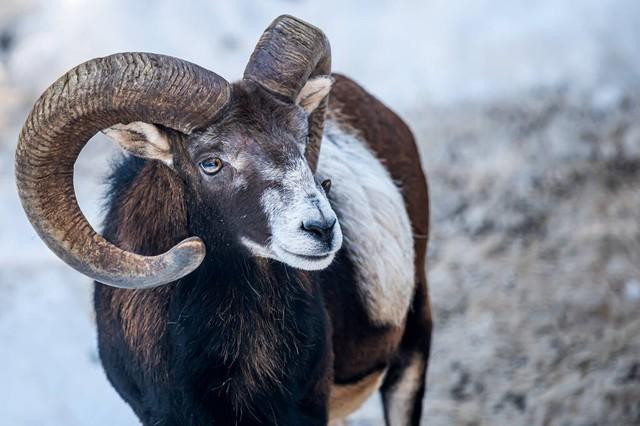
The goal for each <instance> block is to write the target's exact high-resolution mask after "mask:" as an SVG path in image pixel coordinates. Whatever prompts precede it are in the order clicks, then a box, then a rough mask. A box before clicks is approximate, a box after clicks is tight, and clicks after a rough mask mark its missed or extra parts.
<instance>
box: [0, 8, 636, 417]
mask: <svg viewBox="0 0 640 426" xmlns="http://www.w3.org/2000/svg"><path fill="white" fill-rule="evenodd" d="M9 3H15V4H18V2H9ZM9 3H7V4H9ZM594 4H595V3H594ZM103 6H104V5H103ZM6 10H9V9H8V8H7V9H5V11H6ZM354 10H355V9H354ZM358 10H359V9H358ZM0 12H2V8H0ZM269 13H271V11H270V12H269ZM456 13H457V12H456ZM6 16H8V15H6ZM6 16H5V20H4V21H3V20H2V19H1V18H3V15H2V13H0V223H1V225H0V342H2V344H1V346H0V366H1V367H0V382H2V383H3V385H2V386H0V400H2V401H3V404H0V424H11V425H39V424H43V419H47V422H46V424H50V425H84V424H92V425H110V424H119V425H120V424H122V425H125V424H136V421H135V419H134V418H133V416H132V414H131V412H130V410H129V409H128V407H127V406H126V405H124V403H123V402H122V401H120V399H119V398H118V397H117V395H116V394H115V392H114V391H113V390H112V389H111V388H110V386H109V385H108V383H107V382H106V379H105V378H104V375H103V373H102V371H101V369H100V365H99V363H98V360H97V355H96V350H95V335H94V330H93V324H92V318H91V308H90V296H91V294H90V286H89V285H88V280H87V279H85V278H83V277H82V276H80V275H79V274H77V273H76V272H74V271H73V270H71V269H70V268H68V267H66V266H64V265H63V264H62V263H61V262H60V261H59V260H58V259H57V258H55V256H53V255H52V254H51V253H50V252H49V251H48V250H47V249H46V248H45V247H44V245H43V244H42V243H41V242H40V240H39V239H38V237H37V236H36V235H35V234H34V232H33V231H32V229H31V227H30V225H29V224H28V223H27V222H26V219H25V218H24V215H23V213H22V211H21V208H20V206H19V202H18V200H17V196H16V194H15V189H14V188H15V185H14V180H13V170H12V169H13V150H14V147H15V142H16V135H17V132H18V130H19V126H20V124H21V122H22V121H23V120H24V116H25V113H26V111H27V109H28V108H29V106H30V104H31V103H32V102H33V99H34V97H35V96H36V95H37V93H35V92H38V91H39V90H41V89H42V88H43V87H44V85H46V84H48V82H49V81H50V80H51V78H48V77H47V78H43V79H40V80H37V81H36V80H34V81H33V82H30V81H29V82H26V81H24V80H20V76H21V73H19V72H17V71H16V70H20V69H24V66H25V65H24V64H23V65H22V67H23V68H20V67H17V68H16V67H15V66H12V65H11V60H10V52H11V49H12V48H13V47H12V46H13V45H14V44H15V43H14V42H15V40H14V38H12V37H13V36H12V37H8V38H7V36H5V35H6V34H14V33H12V32H6V31H4V32H3V29H5V28H9V27H8V26H7V25H5V26H4V27H3V24H6V23H7V22H13V21H11V20H10V19H9V18H6ZM541 16H543V17H544V16H545V15H541ZM553 28H555V27H553ZM623 29H624V28H623ZM627 30H629V28H627ZM25 31H26V30H25ZM27 33H28V32H27ZM15 34H17V36H16V37H18V36H20V32H19V31H17V32H15ZM93 37H96V39H101V38H100V37H99V36H97V35H94V36H93ZM38 40H40V39H38ZM620 40H623V39H620ZM36 41H37V40H36ZM38 43H39V42H38ZM38 43H37V42H34V41H33V40H32V42H31V44H28V43H27V45H28V46H27V47H29V46H31V47H29V49H31V50H29V49H26V50H27V51H31V52H37V50H34V46H36V47H37V46H38ZM336 45H338V46H340V44H339V43H337V44H336ZM23 46H24V43H23ZM567 46H568V44H567ZM196 47H197V46H196ZM196 47H194V49H196ZM85 49H86V47H85ZM18 50H20V49H18ZM24 51H25V48H22V52H23V53H18V54H14V56H13V57H14V58H15V57H17V58H20V57H23V58H24V57H27V58H38V57H39V56H38V55H36V54H32V55H31V56H29V55H28V54H26V53H24ZM494 53H496V52H494ZM21 55H22V56H21ZM343 55H344V53H343ZM525 59H526V58H525ZM525 59H523V60H525ZM514 60H515V59H514ZM623 62H624V61H623ZM615 63H617V62H612V64H615ZM581 64H582V63H581ZM5 65H6V66H5ZM585 66H586V65H585ZM57 67H61V66H60V65H57ZM354 69H355V68H354ZM444 69H449V68H446V67H445V68H444ZM451 69H453V68H451ZM12 70H13V71H12ZM372 72H373V71H372ZM441 72H442V71H441ZM356 75H358V74H357V72H356ZM43 80H46V82H43ZM16 83H19V84H16ZM374 83H375V82H374ZM374 83H372V84H371V87H373V88H375V87H376V84H374ZM390 86H392V85H390ZM525 86H526V85H525ZM545 87H556V89H550V88H549V89H545V90H534V89H529V90H522V91H517V92H514V93H512V94H510V95H508V96H507V95H504V96H490V97H483V98H482V99H479V100H475V101H474V100H470V99H472V98H473V97H466V98H464V99H453V98H452V99H453V100H452V101H450V102H446V103H439V104H434V103H431V102H429V100H428V98H424V99H422V98H421V99H422V100H416V99H413V98H412V99H407V101H406V102H398V103H397V105H398V107H395V108H396V109H398V110H399V111H400V112H401V113H402V115H403V116H404V117H406V119H407V121H408V122H409V123H410V125H411V127H412V129H413V130H414V133H415V134H416V136H417V139H418V141H419V144H420V148H421V152H422V158H423V163H424V166H425V169H426V171H427V175H428V178H429V183H430V190H431V204H432V235H431V240H430V257H429V271H428V272H429V279H430V286H431V297H432V305H433V314H434V321H435V335H434V341H433V351H432V359H431V363H430V369H429V375H428V383H429V384H428V393H427V397H426V400H425V416H424V424H428V425H461V426H472V425H473V426H484V425H487V426H489V425H541V426H542V425H545V426H546V425H550V426H555V425H558V426H565V425H567V426H574V425H575V426H589V425H613V426H625V425H636V424H640V315H639V313H640V90H639V89H638V87H636V86H634V85H632V84H620V85H616V86H609V85H595V86H589V88H588V89H587V90H574V89H572V88H571V89H570V88H569V87H571V86H566V88H562V87H565V86H563V85H557V84H552V85H547V86H545ZM385 90H386V89H385ZM427 92H428V90H427ZM386 93H388V95H385V96H387V99H390V100H391V101H392V102H395V101H394V98H393V96H392V95H393V90H390V89H389V90H387V92H386ZM403 96H404V95H403ZM394 105H395V104H394ZM103 142H104V141H96V142H95V143H92V144H90V145H89V147H88V149H87V150H85V151H84V152H83V154H82V156H81V159H80V161H79V164H78V165H77V166H76V185H77V192H78V197H79V200H80V204H81V206H82V208H83V210H84V211H85V212H86V214H87V215H88V217H89V219H90V220H91V221H92V223H94V224H95V225H96V226H97V225H99V223H100V212H99V208H98V207H99V200H100V196H101V191H102V189H101V187H100V184H99V182H100V179H101V178H102V177H103V176H104V173H105V171H106V167H107V160H106V158H107V157H108V156H109V155H110V154H111V153H112V152H113V150H112V148H111V147H110V146H109V145H107V144H105V143H103ZM34 402H36V403H34ZM350 423H351V424H353V425H361V426H363V425H380V424H382V422H381V420H380V406H379V402H378V401H377V398H373V399H372V400H370V401H369V402H368V403H367V404H366V406H365V407H364V408H363V409H362V410H360V411H359V412H358V413H356V415H354V416H353V418H352V419H351V421H350Z"/></svg>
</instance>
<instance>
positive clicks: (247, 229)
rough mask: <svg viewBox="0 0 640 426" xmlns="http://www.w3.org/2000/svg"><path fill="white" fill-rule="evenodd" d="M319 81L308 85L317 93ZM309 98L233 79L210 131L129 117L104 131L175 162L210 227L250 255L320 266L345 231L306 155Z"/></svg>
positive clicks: (130, 146) (133, 149) (148, 155)
mask: <svg viewBox="0 0 640 426" xmlns="http://www.w3.org/2000/svg"><path fill="white" fill-rule="evenodd" d="M318 84H319V82H318V81H315V82H314V81H312V82H311V84H310V88H311V89H313V92H314V93H315V92H316V91H317V88H318ZM328 84H329V85H330V81H328ZM326 90H328V88H327V89H326ZM306 101H307V102H306V103H301V104H300V105H298V104H295V103H290V102H286V101H282V100H279V99H277V98H276V97H275V96H274V95H272V94H270V93H268V92H267V91H266V90H264V89H262V88H260V87H259V86H258V85H256V84H255V83H252V82H249V81H242V82H240V83H236V84H234V85H233V88H232V93H231V98H230V101H229V105H228V107H227V109H226V111H225V113H224V115H223V117H222V118H221V119H220V120H219V121H218V122H216V123H215V124H213V125H212V126H210V127H209V128H207V129H206V130H205V131H201V132H195V133H193V134H192V135H190V136H186V135H181V136H179V135H177V134H176V133H175V132H168V131H167V130H166V129H162V128H159V127H157V126H153V125H150V124H146V123H130V124H128V125H120V126H114V127H112V128H111V129H107V130H106V131H105V133H106V134H107V135H109V136H110V137H112V138H113V139H115V140H116V141H118V142H119V143H120V145H121V146H123V147H124V148H125V149H126V150H128V151H129V152H131V153H133V154H135V155H138V156H142V157H146V158H154V159H157V160H160V161H163V162H164V163H165V164H167V165H168V166H170V167H171V168H173V169H174V170H175V171H176V173H178V174H179V175H181V176H182V177H183V179H185V180H186V181H187V182H188V185H189V187H190V189H191V190H192V193H194V194H195V195H196V196H197V198H198V199H199V200H200V202H199V205H200V206H202V207H200V208H202V209H205V210H204V211H202V212H199V213H200V214H201V215H202V216H203V217H206V218H207V219H208V221H210V226H211V227H212V229H216V228H218V227H220V226H224V227H225V231H226V232H225V234H227V235H229V234H230V235H232V236H233V238H234V239H235V240H236V242H237V243H239V244H241V246H243V247H245V248H246V249H248V250H249V252H250V253H251V254H253V255H255V256H261V257H268V258H272V259H276V260H279V261H282V262H284V263H287V264H288V265H290V266H293V267H297V268H301V269H308V270H314V269H322V268H325V267H326V266H328V265H329V264H330V263H331V261H332V260H333V258H334V255H335V253H336V252H337V250H338V249H339V248H340V246H341V245H342V232H341V230H340V224H339V223H338V222H337V218H336V215H335V213H334V211H333V209H332V208H331V205H330V204H329V202H328V200H327V196H326V193H325V190H324V189H323V188H322V186H321V185H320V184H319V182H316V180H315V179H314V176H313V173H312V171H311V169H310V168H309V165H308V164H307V161H306V160H305V156H304V153H305V149H306V146H307V143H308V138H307V134H308V124H307V123H308V121H309V119H308V118H309V116H308V114H309V112H308V111H309V110H310V109H311V108H313V107H314V105H315V104H314V102H311V100H310V99H309V98H306Z"/></svg>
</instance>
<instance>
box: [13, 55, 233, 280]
mask: <svg viewBox="0 0 640 426" xmlns="http://www.w3.org/2000/svg"><path fill="white" fill-rule="evenodd" d="M229 96H230V86H229V84H228V83H227V82H226V81H225V80H224V79H223V78H222V77H220V76H218V75H216V74H215V73H213V72H211V71H207V70H205V69H204V68H201V67H199V66H197V65H194V64H192V63H189V62H186V61H182V60H179V59H176V58H172V57H168V56H163V55H156V54H150V53H120V54H115V55H112V56H107V57H104V58H97V59H93V60H90V61H88V62H85V63H84V64H81V65H79V66H77V67H75V68H73V69H72V70H71V71H69V72H67V73H66V74H65V75H63V76H62V77H61V78H60V79H58V81H56V82H55V83H54V84H53V85H51V87H49V88H48V89H47V90H46V91H45V92H44V93H43V94H42V96H41V97H40V98H39V99H38V101H37V102H36V104H35V105H34V107H33V109H32V111H31V113H30V114H29V117H28V118H27V121H26V122H25V124H24V127H23V128H22V131H21V133H20V137H19V140H18V147H17V151H16V181H17V186H18V193H19V195H20V200H21V202H22V206H23V207H24V210H25V212H26V214H27V217H28V218H29V220H30V221H31V223H32V224H33V226H34V228H35V229H36V231H37V232H38V234H39V235H40V237H41V238H42V239H43V240H44V241H45V243H46V244H47V245H48V246H49V248H50V249H51V250H53V252H54V253H56V254H57V255H58V256H59V257H60V258H61V259H62V260H64V261H65V262H66V263H68V264H69V265H70V266H72V267H73V268H75V269H77V270H78V271H80V272H82V273H83V274H85V275H87V276H89V277H91V278H93V279H95V280H97V281H100V282H102V283H105V284H108V285H112V286H116V287H123V288H148V287H155V286H159V285H162V284H166V283H169V282H172V281H175V280H177V279H179V278H181V277H183V276H185V275H187V274H188V273H190V272H191V271H193V270H194V269H196V268H197V267H198V266H199V265H200V263H201V262H202V260H203V259H204V255H205V247H204V243H203V242H202V240H200V239H199V238H197V237H191V238H187V239H185V240H184V241H182V242H180V243H178V244H177V245H176V246H174V247H173V248H172V249H171V250H169V251H167V252H166V253H164V254H160V255H158V256H141V255H138V254H135V253H131V252H128V251H125V250H122V249H120V248H118V247H117V246H115V245H113V244H111V243H110V242H108V241H106V240H105V239H104V238H103V237H102V236H101V235H99V234H98V233H96V232H95V231H94V230H93V228H92V227H91V225H90V224H89V222H88V221H87V219H86V218H85V217H84V215H83V214H82V212H81V211H80V208H79V207H78V203H77V201H76V197H75V193H74V189H73V166H74V163H75V161H76V159H77V158H78V154H79V153H80V150H82V148H83V147H84V145H85V144H86V143H87V141H88V140H89V139H90V138H91V137H92V136H93V135H94V134H96V133H97V132H98V131H100V130H102V129H105V128H107V127H110V126H112V125H114V124H117V123H130V122H133V121H145V122H149V123H157V124H162V125H164V126H166V127H169V128H172V129H175V130H178V131H180V132H183V133H186V134H189V133H191V132H192V131H194V130H196V129H199V128H203V127H205V126H206V125H207V124H208V123H210V122H211V121H213V120H214V119H215V118H216V116H217V115H218V114H219V113H220V111H221V110H222V109H223V108H224V106H225V105H226V104H227V102H228V100H229Z"/></svg>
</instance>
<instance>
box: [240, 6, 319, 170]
mask: <svg viewBox="0 0 640 426" xmlns="http://www.w3.org/2000/svg"><path fill="white" fill-rule="evenodd" d="M330 73H331V47H330V45H329V40H328V39H327V37H326V36H325V35H324V33H323V32H322V31H321V30H320V29H318V28H316V27H314V26H313V25H311V24H308V23H306V22H304V21H302V20H300V19H298V18H294V17H293V16H289V15H282V16H280V17H278V18H276V19H275V20H274V21H273V22H272V23H271V25H269V28H267V29H266V30H265V32H264V33H263V34H262V37H260V40H259V41H258V44H257V45H256V48H255V50H254V51H253V54H252V55H251V59H250V60H249V63H248V64H247V67H246V68H245V71H244V78H245V79H247V80H252V81H254V82H256V83H258V84H259V85H260V86H262V87H264V88H265V89H267V90H268V91H270V92H272V93H274V94H276V95H278V96H280V97H284V98H286V99H287V100H289V101H291V102H293V101H295V99H296V96H297V95H298V93H300V90H301V89H302V87H303V86H304V85H305V83H306V82H307V80H308V79H309V78H310V77H314V76H317V75H328V74H330ZM327 103H328V97H327V98H325V99H324V100H323V102H322V103H321V104H320V105H319V106H318V108H316V110H315V111H313V112H312V113H311V114H310V116H309V144H308V146H307V149H306V151H305V156H306V158H307V161H308V163H309V166H310V167H311V170H313V171H314V172H315V170H316V167H317V164H318V155H319V154H320V143H321V141H322V130H323V127H324V115H325V112H326V109H327Z"/></svg>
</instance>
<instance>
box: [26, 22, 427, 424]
mask: <svg viewBox="0 0 640 426" xmlns="http://www.w3.org/2000/svg"><path fill="white" fill-rule="evenodd" d="M330 62H331V55H330V47H329V43H328V41H327V39H326V37H325V35H324V34H323V33H322V32H321V31H320V30H319V29H317V28H315V27H313V26H311V25H309V24H307V23H305V22H303V21H301V20H299V19H296V18H294V17H291V16H281V17H279V18H277V19H276V20H275V21H274V22H273V23H272V24H271V26H270V27H269V28H267V30H266V31H265V32H264V34H263V35H262V37H261V39H260V41H259V42H258V45H257V47H256V49H255V51H254V52H253V54H252V56H251V58H250V61H249V63H248V65H247V67H246V70H245V73H244V78H243V79H242V80H241V81H239V82H236V83H233V84H230V83H227V82H226V81H225V80H224V79H223V78H221V77H220V76H218V75H216V74H214V73H213V72H211V71H208V70H205V69H203V68H200V67H198V66H196V65H194V64H191V63H189V62H186V61H183V60H179V59H176V58H171V57H167V56H162V55H157V54H148V53H122V54H115V55H112V56H108V57H105V58H98V59H94V60H91V61H89V62H86V63H84V64H82V65H79V66H78V67H76V68H74V69H72V70H71V71H69V72H68V73H67V74H65V75H64V76H63V77H62V78H60V79H59V80H58V81H57V82H55V83H54V84H53V85H52V86H51V87H50V88H49V89H47V90H46V91H45V92H44V94H43V95H42V96H41V97H40V99H39V100H38V101H37V102H36V104H35V106H34V108H33V111H32V112H31V114H30V116H29V117H28V119H27V121H26V123H25V125H24V128H23V129H22V132H21V134H20V139H19V144H18V148H17V153H16V176H17V184H18V190H19V194H20V197H21V200H22V204H23V206H24V209H25V211H26V213H27V216H28V217H29V219H30V220H31V222H32V224H33V225H34V227H35V229H36V230H37V232H38V233H39V235H40V236H41V237H42V238H43V240H44V241H45V242H46V243H47V245H48V246H49V247H50V248H51V249H52V250H53V251H54V252H55V253H56V254H57V255H58V256H60V257H61V258H62V259H63V260H64V261H66V262H67V263H68V264H69V265H71V266H72V267H74V268H75V269H77V270H78V271H80V272H82V273H84V274H86V275H87V276H89V277H91V278H93V279H95V280H96V281H97V283H96V285H95V311H96V321H97V328H98V345H99V351H100V358H101V361H102V364H103V366H104V370H105V372H106V374H107V377H108V379H109V380H110V382H111V383H112V384H113V386H114V387H115V389H116V390H117V391H118V393H119V394H120V395H121V396H122V398H124V400H126V401H127V403H128V404H129V405H130V406H131V407H132V408H133V410H134V412H135V413H136V414H137V416H138V417H139V418H140V420H141V421H142V423H143V424H145V425H205V424H206V425H211V424H223V425H226V424H230V425H233V424H235V425H253V424H277V425H316V424H318V425H319V424H326V423H327V422H329V421H336V422H340V421H341V419H344V418H345V417H346V416H347V415H349V414H350V413H352V412H353V411H354V410H355V409H357V408H358V406H360V405H361V404H362V402H363V401H364V400H365V399H366V398H367V397H368V396H369V395H371V394H372V393H373V392H375V391H376V390H378V389H379V390H380V391H381V394H382V400H383V405H384V410H385V417H386V420H387V423H388V424H391V425H406V424H412V425H417V424H419V422H420V415H421V410H422V396H423V393H424V387H425V370H426V367H427V361H428V354H429V344H430V334H431V316H430V307H429V299H428V293H427V281H426V276H425V256H426V245H427V234H428V199H427V187H426V183H425V177H424V174H423V171H422V169H421V166H420V160H419V155H418V151H417V148H416V145H415V142H414V139H413V137H412V135H411V132H410V131H409V129H408V128H407V126H406V125H405V124H404V123H403V122H402V121H401V119H399V118H398V117H397V116H396V115H395V114H394V113H393V112H391V111H390V110H389V109H387V108H386V107H385V106H384V105H383V104H382V103H380V102H379V101H378V100H376V99H375V98H374V97H373V96H371V95H370V94H368V93H367V92H365V91H364V90H363V89H362V88H361V87H359V86H358V85H357V84H356V83H354V82H353V81H351V80H349V79H348V78H346V77H343V76H341V75H337V74H333V75H332V74H331V69H330V68H331V66H330ZM101 130H102V131H104V133H106V134H107V135H108V136H109V137H110V138H112V139H113V140H115V141H116V142H117V143H119V144H120V146H121V147H122V148H123V149H124V150H125V151H126V152H128V153H129V154H131V155H126V156H124V157H123V159H122V160H121V161H120V162H119V163H117V164H116V165H115V166H114V169H113V171H112V177H111V179H110V192H109V198H108V208H107V214H106V220H105V226H104V230H103V232H102V235H100V234H98V233H96V232H95V231H94V230H93V229H92V228H91V226H90V225H89V223H88V222H87V220H86V219H85V217H84V216H83V215H82V213H81V211H80V209H79V207H78V204H77V202H76V199H75V195H74V189H73V167H74V163H75V161H76V159H77V157H78V154H79V152H80V150H81V149H82V148H83V146H84V145H85V144H86V142H87V141H88V140H89V139H90V138H91V137H92V136H93V135H94V134H95V133H97V132H99V131H101ZM205 247H206V250H205Z"/></svg>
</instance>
